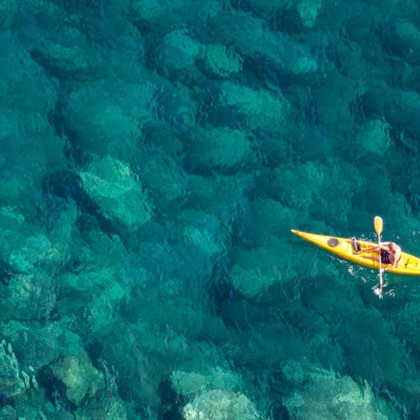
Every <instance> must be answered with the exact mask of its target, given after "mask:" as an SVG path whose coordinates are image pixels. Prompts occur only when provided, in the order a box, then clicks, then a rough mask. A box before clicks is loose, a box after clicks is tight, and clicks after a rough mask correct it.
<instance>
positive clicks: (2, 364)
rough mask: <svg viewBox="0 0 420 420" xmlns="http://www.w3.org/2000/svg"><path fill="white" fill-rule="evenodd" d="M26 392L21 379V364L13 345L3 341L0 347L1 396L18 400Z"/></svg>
mask: <svg viewBox="0 0 420 420" xmlns="http://www.w3.org/2000/svg"><path fill="white" fill-rule="evenodd" d="M25 390H26V387H25V382H24V381H23V380H22V379H21V378H20V369H19V364H18V361H17V359H16V356H15V354H14V352H13V348H12V345H11V344H10V343H7V342H6V341H5V340H3V341H2V342H1V345H0V395H1V396H3V397H4V398H16V397H18V396H20V395H21V394H23V393H24V392H25Z"/></svg>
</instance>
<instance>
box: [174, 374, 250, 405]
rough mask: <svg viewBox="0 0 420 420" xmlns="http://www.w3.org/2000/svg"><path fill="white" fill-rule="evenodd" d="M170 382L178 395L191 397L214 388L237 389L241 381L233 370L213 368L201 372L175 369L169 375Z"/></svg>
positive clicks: (241, 384)
mask: <svg viewBox="0 0 420 420" xmlns="http://www.w3.org/2000/svg"><path fill="white" fill-rule="evenodd" d="M171 384H172V387H173V388H174V390H175V392H176V393H177V394H178V395H182V396H184V397H187V398H193V397H195V396H196V395H199V394H201V393H203V392H205V391H210V390H214V389H218V390H226V391H239V389H240V388H241V386H243V381H242V378H241V377H240V375H238V374H237V373H235V372H232V371H230V370H225V369H222V368H214V369H210V370H208V371H206V372H203V373H197V372H187V371H184V370H177V371H175V372H173V373H172V375H171Z"/></svg>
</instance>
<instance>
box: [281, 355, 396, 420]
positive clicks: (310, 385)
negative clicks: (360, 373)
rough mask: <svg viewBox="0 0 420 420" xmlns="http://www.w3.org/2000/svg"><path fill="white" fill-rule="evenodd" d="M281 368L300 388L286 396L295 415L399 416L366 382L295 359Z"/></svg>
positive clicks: (377, 417)
mask: <svg viewBox="0 0 420 420" xmlns="http://www.w3.org/2000/svg"><path fill="white" fill-rule="evenodd" d="M282 370H283V373H284V374H285V375H286V377H287V378H288V379H289V380H290V381H292V383H294V388H296V389H297V390H296V391H295V392H293V394H292V395H291V396H289V397H287V398H285V399H284V404H285V406H286V407H287V410H288V412H289V415H290V416H292V417H293V418H311V419H320V420H321V419H323V420H324V419H331V420H332V419H337V418H346V419H350V420H353V419H354V420H359V419H361V418H369V419H381V420H386V419H395V420H397V419H399V418H400V416H399V415H398V413H396V412H395V411H394V410H393V409H392V408H391V407H390V406H389V405H388V404H387V403H386V402H385V401H384V400H382V399H380V398H377V397H375V395H374V394H373V392H372V389H371V387H370V386H369V384H368V383H367V382H365V383H364V384H362V385H359V384H357V383H356V382H354V381H353V379H351V378H350V377H348V376H342V377H340V376H337V375H336V374H335V373H334V372H330V371H326V370H324V369H321V368H316V367H314V366H311V365H309V364H303V365H302V364H300V363H296V362H288V363H286V364H285V366H283V369H282Z"/></svg>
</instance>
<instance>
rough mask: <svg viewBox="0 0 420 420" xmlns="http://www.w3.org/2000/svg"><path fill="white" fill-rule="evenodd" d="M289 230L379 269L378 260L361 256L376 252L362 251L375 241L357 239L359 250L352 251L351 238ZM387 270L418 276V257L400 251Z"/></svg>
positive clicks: (419, 267) (324, 247)
mask: <svg viewBox="0 0 420 420" xmlns="http://www.w3.org/2000/svg"><path fill="white" fill-rule="evenodd" d="M291 232H292V233H294V234H295V235H297V236H299V237H301V238H302V239H305V241H308V242H312V243H313V244H315V245H317V246H319V247H321V248H323V249H325V250H327V251H329V252H332V253H333V254H335V255H338V256H339V257H341V258H344V259H346V260H349V261H352V262H354V263H356V264H360V265H364V266H365V267H369V268H373V269H375V270H378V269H379V262H377V261H372V260H369V259H367V258H363V257H364V256H373V255H377V254H378V251H363V250H364V249H366V248H374V247H377V246H378V244H377V243H374V242H368V241H362V240H358V241H357V243H358V244H359V245H360V248H361V250H360V251H359V252H357V253H354V251H353V247H352V240H351V239H348V238H338V237H336V236H328V235H318V234H315V233H308V232H301V231H299V230H296V229H292V231H291ZM387 266H389V265H388V264H385V265H384V268H387ZM387 272H388V273H395V274H406V275H411V276H420V258H418V257H415V256H414V255H410V254H407V253H406V252H401V258H400V261H399V262H398V264H397V267H396V268H391V269H389V270H387Z"/></svg>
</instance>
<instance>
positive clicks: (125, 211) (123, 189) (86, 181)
mask: <svg viewBox="0 0 420 420" xmlns="http://www.w3.org/2000/svg"><path fill="white" fill-rule="evenodd" d="M80 176H81V178H82V180H83V186H84V188H85V189H86V191H87V193H88V194H89V196H90V197H91V198H92V199H93V200H95V201H96V202H97V204H98V205H99V207H100V208H101V210H102V212H104V213H105V214H107V215H110V216H111V217H115V218H117V219H118V220H120V221H121V222H123V223H124V224H125V225H126V226H128V227H136V226H137V227H139V226H141V225H143V224H145V223H146V222H148V221H149V220H150V219H151V218H152V216H153V208H152V205H151V203H150V202H149V200H148V197H147V195H146V192H145V191H144V189H143V187H142V185H141V183H140V181H139V180H137V179H136V178H135V175H134V174H133V173H132V171H131V169H130V167H129V166H128V165H127V164H126V163H124V162H121V161H119V160H118V159H113V158H111V157H110V156H107V157H105V158H104V159H101V160H98V161H96V162H93V163H92V164H91V165H90V166H89V167H88V168H87V169H86V170H85V171H83V172H81V173H80Z"/></svg>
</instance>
